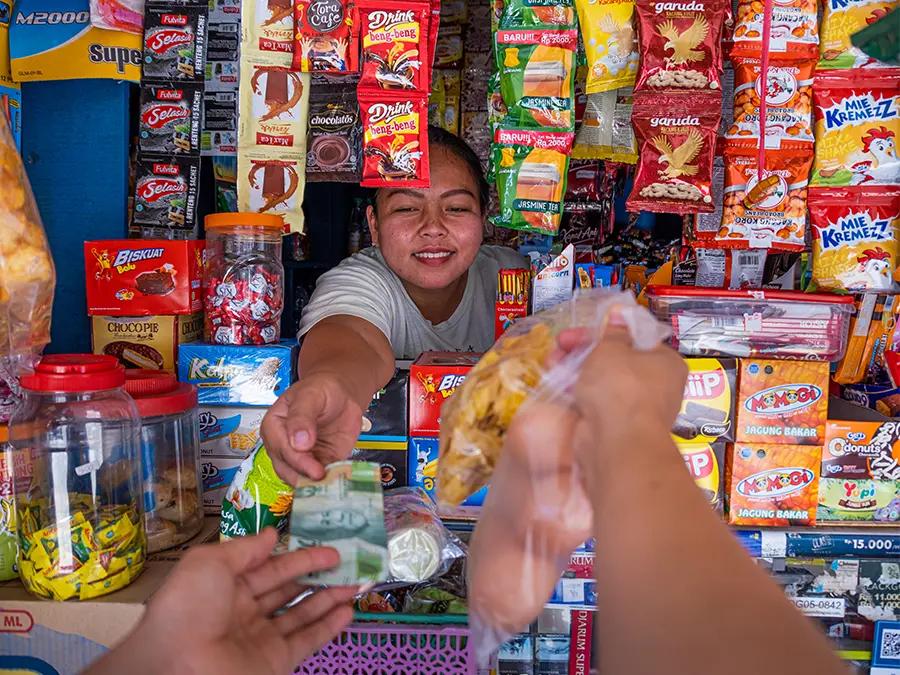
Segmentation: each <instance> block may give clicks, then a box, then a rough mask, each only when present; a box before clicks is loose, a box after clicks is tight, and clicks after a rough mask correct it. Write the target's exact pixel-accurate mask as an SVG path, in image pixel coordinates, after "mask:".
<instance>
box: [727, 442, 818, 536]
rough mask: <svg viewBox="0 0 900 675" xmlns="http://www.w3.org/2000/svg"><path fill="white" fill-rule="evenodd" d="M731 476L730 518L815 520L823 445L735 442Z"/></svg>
mask: <svg viewBox="0 0 900 675" xmlns="http://www.w3.org/2000/svg"><path fill="white" fill-rule="evenodd" d="M731 447H732V450H731V453H730V459H731V461H730V465H729V475H728V477H727V480H726V482H727V484H728V494H729V504H728V522H730V523H731V524H733V525H758V526H771V527H787V526H789V525H815V524H816V508H817V504H818V491H819V469H820V467H821V464H822V448H820V447H817V446H812V445H771V444H768V445H767V444H756V443H754V444H749V443H735V444H734V445H733V446H731Z"/></svg>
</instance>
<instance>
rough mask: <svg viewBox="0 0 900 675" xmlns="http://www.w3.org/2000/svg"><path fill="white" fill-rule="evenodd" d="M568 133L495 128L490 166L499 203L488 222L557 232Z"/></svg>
mask: <svg viewBox="0 0 900 675" xmlns="http://www.w3.org/2000/svg"><path fill="white" fill-rule="evenodd" d="M574 136H575V134H573V133H554V132H545V131H516V130H511V129H498V130H497V132H496V135H495V136H494V148H493V155H494V156H493V165H494V172H495V175H496V180H497V194H498V197H499V200H500V204H499V214H498V215H497V216H495V217H494V218H493V223H494V225H497V226H499V227H508V228H511V229H514V230H526V231H530V232H539V233H542V234H555V233H556V232H557V230H558V229H559V223H560V220H561V219H562V210H563V195H565V192H566V173H567V171H568V166H569V153H570V152H571V150H572V141H573V140H574Z"/></svg>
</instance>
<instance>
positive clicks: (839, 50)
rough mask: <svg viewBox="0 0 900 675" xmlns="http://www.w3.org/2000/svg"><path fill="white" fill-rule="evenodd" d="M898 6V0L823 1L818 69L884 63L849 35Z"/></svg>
mask: <svg viewBox="0 0 900 675" xmlns="http://www.w3.org/2000/svg"><path fill="white" fill-rule="evenodd" d="M896 7H897V0H856V1H855V2H843V1H842V0H828V1H827V2H825V3H824V8H823V14H822V27H821V29H820V30H821V35H820V44H819V50H820V51H819V53H820V55H821V60H820V61H819V69H822V70H824V69H829V68H861V67H872V66H876V67H877V66H879V65H883V64H881V63H880V62H879V61H876V60H875V59H873V58H871V57H870V56H867V55H866V54H864V53H863V52H862V51H861V50H860V49H857V48H856V47H854V46H853V44H852V43H851V42H850V36H851V35H853V34H854V33H857V32H859V31H861V30H862V29H863V28H865V27H866V26H869V25H871V24H873V23H875V22H877V21H878V19H880V18H881V17H882V16H884V15H886V14H887V13H888V12H890V11H892V10H894V9H895V8H896Z"/></svg>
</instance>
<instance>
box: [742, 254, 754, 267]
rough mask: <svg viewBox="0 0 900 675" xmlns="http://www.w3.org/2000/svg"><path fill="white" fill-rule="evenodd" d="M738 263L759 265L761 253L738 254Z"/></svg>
mask: <svg viewBox="0 0 900 675" xmlns="http://www.w3.org/2000/svg"><path fill="white" fill-rule="evenodd" d="M738 265H754V266H755V265H759V254H757V253H741V254H739V255H738Z"/></svg>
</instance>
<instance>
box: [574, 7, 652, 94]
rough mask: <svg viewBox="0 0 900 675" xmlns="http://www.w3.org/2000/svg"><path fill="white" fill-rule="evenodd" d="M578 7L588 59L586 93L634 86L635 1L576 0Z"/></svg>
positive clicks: (635, 54)
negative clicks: (633, 20)
mask: <svg viewBox="0 0 900 675" xmlns="http://www.w3.org/2000/svg"><path fill="white" fill-rule="evenodd" d="M575 7H576V8H577V10H578V25H579V26H580V28H581V37H582V40H583V41H584V51H585V55H586V56H587V65H588V74H587V83H586V86H585V91H586V92H587V93H588V94H596V93H598V92H602V91H609V90H610V89H619V88H620V87H630V86H632V85H633V84H634V78H635V74H636V73H637V69H638V47H637V42H636V40H635V32H634V26H633V25H632V15H633V14H634V2H630V1H623V2H620V1H617V0H613V1H612V2H608V1H605V0H576V1H575Z"/></svg>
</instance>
